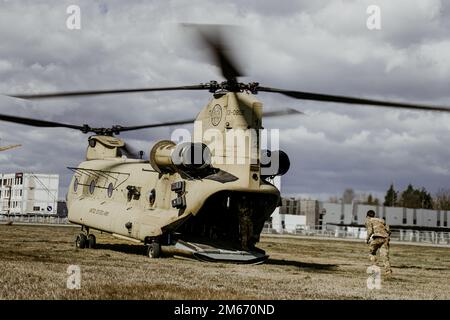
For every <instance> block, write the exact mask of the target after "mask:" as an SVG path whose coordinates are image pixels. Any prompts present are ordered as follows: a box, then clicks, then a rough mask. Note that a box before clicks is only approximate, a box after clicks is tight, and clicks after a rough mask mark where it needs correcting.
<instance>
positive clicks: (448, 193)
mask: <svg viewBox="0 0 450 320" xmlns="http://www.w3.org/2000/svg"><path fill="white" fill-rule="evenodd" d="M434 209H435V210H450V189H444V188H441V189H439V191H438V192H436V194H435V196H434Z"/></svg>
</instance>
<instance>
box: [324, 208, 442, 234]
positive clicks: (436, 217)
mask: <svg viewBox="0 0 450 320" xmlns="http://www.w3.org/2000/svg"><path fill="white" fill-rule="evenodd" d="M322 206H323V209H324V212H325V215H324V216H323V221H322V224H323V225H325V224H355V225H357V224H358V225H364V223H365V220H366V213H367V211H368V210H373V211H375V214H376V216H377V217H380V218H383V219H385V221H386V223H387V224H389V225H391V226H402V227H411V228H414V227H428V228H448V227H449V222H450V211H442V210H441V211H440V210H426V209H409V208H398V207H384V206H370V205H363V204H358V203H353V204H341V203H323V204H322Z"/></svg>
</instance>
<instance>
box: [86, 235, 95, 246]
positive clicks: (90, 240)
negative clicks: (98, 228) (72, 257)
mask: <svg viewBox="0 0 450 320" xmlns="http://www.w3.org/2000/svg"><path fill="white" fill-rule="evenodd" d="M96 244H97V240H96V238H95V236H94V235H93V234H90V235H89V236H88V237H87V245H88V247H89V248H90V249H94V248H95V246H96Z"/></svg>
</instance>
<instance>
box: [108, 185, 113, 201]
mask: <svg viewBox="0 0 450 320" xmlns="http://www.w3.org/2000/svg"><path fill="white" fill-rule="evenodd" d="M113 191H114V186H113V184H112V183H110V184H109V185H108V197H109V198H111V197H112V194H113Z"/></svg>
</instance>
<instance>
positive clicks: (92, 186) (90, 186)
mask: <svg viewBox="0 0 450 320" xmlns="http://www.w3.org/2000/svg"><path fill="white" fill-rule="evenodd" d="M94 190H95V180H92V181H91V184H90V185H89V193H90V194H93V193H94Z"/></svg>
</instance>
